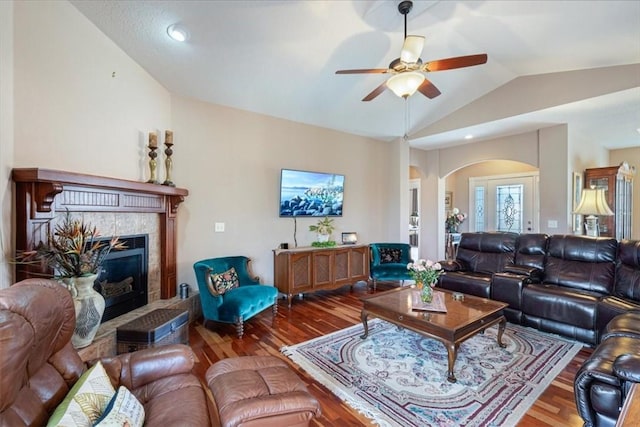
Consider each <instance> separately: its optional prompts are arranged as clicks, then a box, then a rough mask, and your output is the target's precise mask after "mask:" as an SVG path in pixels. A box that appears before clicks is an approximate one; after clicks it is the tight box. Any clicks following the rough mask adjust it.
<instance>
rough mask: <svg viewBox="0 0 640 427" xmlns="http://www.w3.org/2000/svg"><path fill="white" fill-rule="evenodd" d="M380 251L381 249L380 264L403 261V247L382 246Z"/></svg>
mask: <svg viewBox="0 0 640 427" xmlns="http://www.w3.org/2000/svg"><path fill="white" fill-rule="evenodd" d="M379 251H380V264H396V263H399V262H401V261H402V250H401V249H398V248H380V249H379ZM405 268H406V266H405Z"/></svg>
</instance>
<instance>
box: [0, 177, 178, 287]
mask: <svg viewBox="0 0 640 427" xmlns="http://www.w3.org/2000/svg"><path fill="white" fill-rule="evenodd" d="M12 179H13V181H14V182H15V199H14V200H15V212H16V250H18V251H20V250H28V249H31V248H33V246H34V245H35V244H37V243H38V242H40V241H42V240H46V236H47V233H48V231H49V229H48V227H49V220H50V219H52V218H53V217H54V216H55V215H56V213H57V212H64V211H66V210H69V211H70V212H129V213H131V212H133V213H157V214H159V215H160V252H161V253H160V260H161V262H160V264H161V265H160V272H161V284H160V297H161V298H162V299H168V298H172V297H174V296H175V295H176V280H177V263H176V258H177V253H176V247H177V246H176V230H177V226H176V219H177V217H176V214H177V211H178V206H179V205H180V203H182V202H183V201H184V199H185V197H186V196H188V195H189V191H188V190H186V189H184V188H175V187H168V186H164V185H156V184H148V183H144V182H137V181H128V180H123V179H116V178H107V177H99V176H95V175H85V174H78V173H72V172H62V171H55V170H50V169H38V168H28V169H13V171H12ZM34 271H36V270H35V269H34V268H33V267H31V266H26V265H18V266H17V267H16V277H17V280H23V279H26V278H27V277H30V276H32V272H34Z"/></svg>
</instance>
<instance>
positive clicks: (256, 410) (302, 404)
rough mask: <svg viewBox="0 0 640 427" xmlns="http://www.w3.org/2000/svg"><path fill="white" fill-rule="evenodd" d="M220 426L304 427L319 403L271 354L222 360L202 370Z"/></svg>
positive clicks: (284, 363) (295, 376)
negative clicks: (205, 370)
mask: <svg viewBox="0 0 640 427" xmlns="http://www.w3.org/2000/svg"><path fill="white" fill-rule="evenodd" d="M206 382H207V385H208V386H209V389H210V390H211V393H212V394H213V398H214V401H215V404H216V407H217V410H218V414H219V417H220V423H221V425H222V427H235V426H239V425H242V426H243V427H250V426H256V427H258V426H259V427H265V426H278V427H284V426H287V427H291V426H308V425H309V421H310V420H312V419H313V418H314V417H317V416H319V415H320V404H319V403H318V401H317V400H316V398H315V397H313V396H312V395H311V394H310V393H309V392H308V391H307V387H306V386H305V385H304V383H303V382H302V380H300V378H298V376H297V375H296V373H295V372H293V371H292V370H291V369H289V366H288V365H287V363H286V362H284V361H282V360H280V359H278V358H277V357H274V356H244V357H232V358H229V359H223V360H220V361H219V362H216V363H215V364H213V365H212V366H211V367H210V368H209V369H208V370H207V373H206Z"/></svg>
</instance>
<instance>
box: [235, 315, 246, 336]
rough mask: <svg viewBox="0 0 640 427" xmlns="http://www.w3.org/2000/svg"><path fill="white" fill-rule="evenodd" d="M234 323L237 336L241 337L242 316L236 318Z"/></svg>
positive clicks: (242, 329)
mask: <svg viewBox="0 0 640 427" xmlns="http://www.w3.org/2000/svg"><path fill="white" fill-rule="evenodd" d="M235 325H236V333H237V334H238V338H242V335H244V320H243V319H242V316H240V317H238V318H237V319H236V323H235Z"/></svg>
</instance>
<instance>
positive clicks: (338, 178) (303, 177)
mask: <svg viewBox="0 0 640 427" xmlns="http://www.w3.org/2000/svg"><path fill="white" fill-rule="evenodd" d="M343 198H344V175H340V174H334V173H323V172H310V171H299V170H292V169H282V172H281V174H280V216H281V217H289V216H342V201H343Z"/></svg>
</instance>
